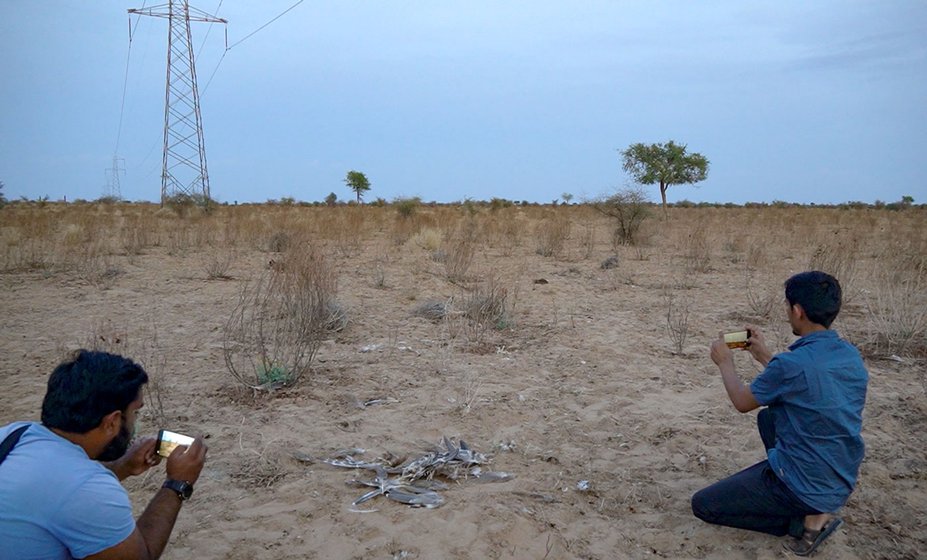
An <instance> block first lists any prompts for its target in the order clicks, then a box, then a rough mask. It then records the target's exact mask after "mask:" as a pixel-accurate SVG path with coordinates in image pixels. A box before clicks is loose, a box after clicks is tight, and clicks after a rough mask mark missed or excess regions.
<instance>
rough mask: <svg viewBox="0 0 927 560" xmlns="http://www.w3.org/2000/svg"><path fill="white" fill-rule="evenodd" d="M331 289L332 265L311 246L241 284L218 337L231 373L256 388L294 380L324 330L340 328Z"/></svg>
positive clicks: (342, 317) (334, 288) (334, 284)
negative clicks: (221, 339) (221, 335)
mask: <svg viewBox="0 0 927 560" xmlns="http://www.w3.org/2000/svg"><path fill="white" fill-rule="evenodd" d="M336 291H337V282H336V277H335V272H334V268H333V267H332V266H331V265H330V264H329V263H328V261H327V260H326V259H325V258H324V257H323V256H322V255H321V254H318V253H315V252H312V251H311V250H310V251H305V252H301V253H290V254H288V255H287V259H286V261H285V263H284V266H280V267H275V268H273V269H271V270H270V271H266V272H265V273H264V274H262V275H261V276H260V277H259V278H258V279H257V280H255V281H253V282H247V283H245V284H244V285H243V286H242V289H241V292H240V294H239V297H238V301H237V302H236V305H235V308H234V309H233V311H232V314H231V316H230V317H229V320H228V321H227V322H226V325H225V330H224V336H223V346H222V347H223V355H224V357H225V364H226V367H227V369H228V371H229V373H230V374H231V375H232V377H233V378H234V379H235V380H236V381H238V382H239V383H242V384H243V385H246V386H248V387H251V388H255V389H268V390H271V389H275V388H278V387H281V386H287V385H291V384H293V383H295V382H296V381H297V380H298V379H299V378H300V377H301V376H302V375H303V374H304V373H305V372H306V371H307V370H308V369H309V366H310V365H311V363H312V359H313V357H314V356H315V353H316V351H317V350H318V348H319V345H320V344H321V342H322V339H323V337H324V336H325V334H326V332H327V331H328V330H332V329H338V328H343V327H344V324H345V315H344V311H343V309H342V308H341V307H340V306H339V305H338V304H337V303H336V302H335V301H334V298H335V294H336Z"/></svg>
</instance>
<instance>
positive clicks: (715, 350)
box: [711, 333, 734, 370]
mask: <svg viewBox="0 0 927 560" xmlns="http://www.w3.org/2000/svg"><path fill="white" fill-rule="evenodd" d="M711 361H713V362H714V363H715V365H717V366H721V365H722V364H725V363H729V364H730V365H731V369H732V370H733V368H734V354H733V353H732V352H731V349H730V348H728V347H727V344H725V343H724V333H718V339H717V340H715V341H714V342H712V343H711Z"/></svg>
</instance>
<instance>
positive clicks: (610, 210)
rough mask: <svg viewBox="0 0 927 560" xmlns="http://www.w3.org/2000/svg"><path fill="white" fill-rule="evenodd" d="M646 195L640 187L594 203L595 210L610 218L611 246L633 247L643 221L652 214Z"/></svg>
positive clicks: (627, 189) (628, 189)
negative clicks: (612, 226)
mask: <svg viewBox="0 0 927 560" xmlns="http://www.w3.org/2000/svg"><path fill="white" fill-rule="evenodd" d="M647 198H648V197H647V193H646V191H644V189H643V188H641V187H630V188H626V189H623V190H621V191H618V192H617V193H615V194H613V195H612V196H610V197H608V198H605V199H601V200H598V201H596V202H595V203H594V207H595V208H596V210H598V211H599V212H601V213H602V214H604V215H606V216H608V217H610V218H612V220H613V221H614V228H615V229H614V230H613V231H612V246H613V247H614V248H615V250H617V248H618V247H620V246H621V245H634V244H635V243H636V242H637V241H638V232H639V231H640V229H641V226H642V225H643V224H644V221H645V220H647V218H649V217H650V216H651V214H652V212H651V210H650V204H649V203H648V202H647Z"/></svg>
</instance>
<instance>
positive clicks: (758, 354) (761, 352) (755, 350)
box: [746, 325, 772, 367]
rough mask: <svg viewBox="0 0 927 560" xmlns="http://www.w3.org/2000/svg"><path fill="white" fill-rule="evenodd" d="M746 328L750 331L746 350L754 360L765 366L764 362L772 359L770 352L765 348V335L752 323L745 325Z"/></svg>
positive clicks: (766, 362)
mask: <svg viewBox="0 0 927 560" xmlns="http://www.w3.org/2000/svg"><path fill="white" fill-rule="evenodd" d="M746 329H747V331H748V332H749V333H750V338H748V339H747V348H746V350H747V352H750V355H751V356H753V359H754V360H756V361H758V362H759V363H761V364H763V367H766V364H768V363H769V360H771V359H772V353H771V352H770V351H769V349H768V348H766V337H764V336H763V332H762V331H761V330H760V329H758V328H756V326H754V325H747V326H746Z"/></svg>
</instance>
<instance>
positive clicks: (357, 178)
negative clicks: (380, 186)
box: [344, 170, 370, 204]
mask: <svg viewBox="0 0 927 560" xmlns="http://www.w3.org/2000/svg"><path fill="white" fill-rule="evenodd" d="M344 184H345V185H347V186H348V188H350V189H351V190H352V191H354V194H356V195H357V203H358V204H360V201H361V196H362V195H363V194H364V193H365V192H367V191H369V190H370V181H368V180H367V176H366V175H364V174H363V173H361V172H360V171H353V170H352V171H348V174H347V175H346V176H345V178H344Z"/></svg>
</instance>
